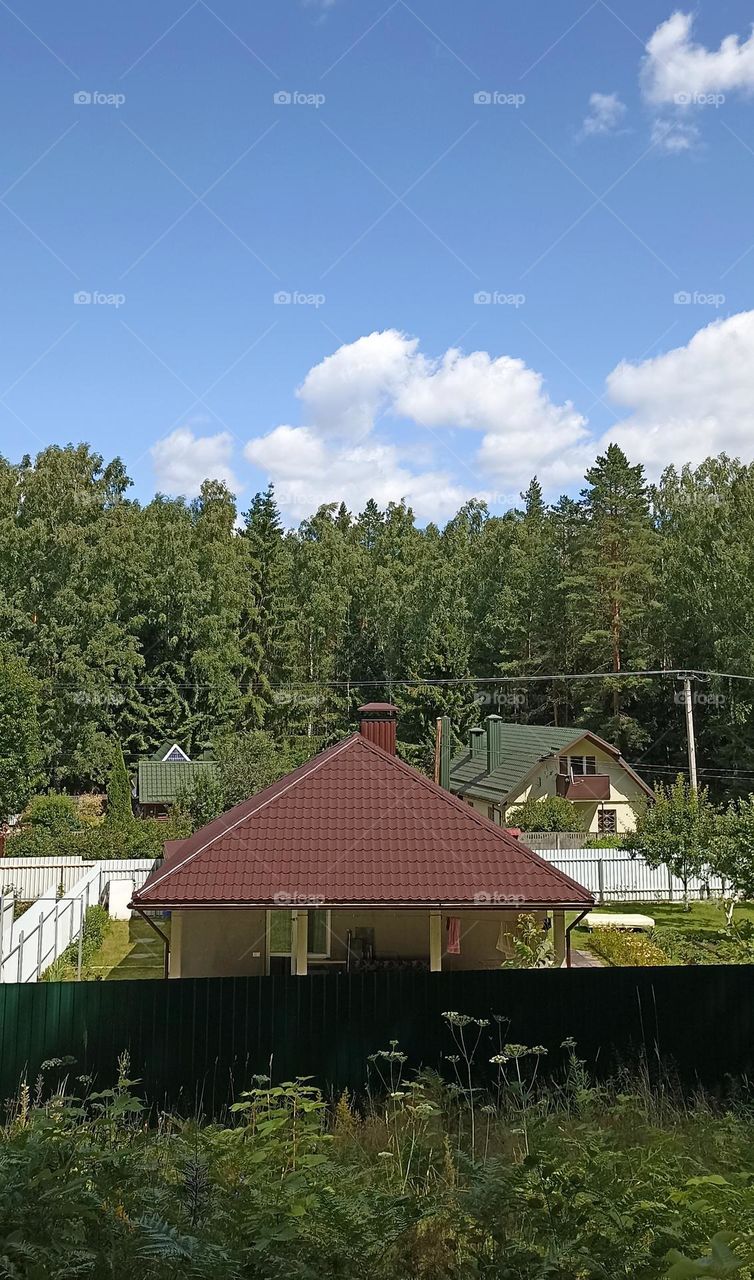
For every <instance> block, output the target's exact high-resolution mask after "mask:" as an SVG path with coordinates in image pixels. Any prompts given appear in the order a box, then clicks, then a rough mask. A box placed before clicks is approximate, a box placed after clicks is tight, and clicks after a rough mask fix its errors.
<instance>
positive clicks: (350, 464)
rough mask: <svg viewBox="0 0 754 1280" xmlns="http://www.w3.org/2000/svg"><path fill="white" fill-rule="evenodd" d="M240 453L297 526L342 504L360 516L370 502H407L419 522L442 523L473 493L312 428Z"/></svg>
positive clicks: (392, 450) (390, 453)
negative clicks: (323, 508) (271, 486)
mask: <svg viewBox="0 0 754 1280" xmlns="http://www.w3.org/2000/svg"><path fill="white" fill-rule="evenodd" d="M244 452H245V455H246V457H247V459H248V460H249V462H252V463H253V464H254V465H255V466H257V467H259V468H260V469H261V470H262V471H264V472H265V473H266V474H267V475H269V476H271V477H272V479H273V480H274V481H275V490H276V496H277V499H278V501H279V503H280V505H281V506H282V507H283V509H284V510H285V511H286V512H288V513H290V514H291V515H293V516H294V517H295V518H296V519H298V520H300V519H302V518H303V517H304V516H307V515H310V514H311V512H312V511H314V510H316V508H317V507H318V506H320V505H321V504H322V503H325V502H340V501H341V500H342V501H344V502H345V503H346V505H347V506H348V507H349V509H350V510H352V511H359V510H362V509H363V507H364V506H365V504H366V502H367V501H368V499H369V498H374V500H375V501H376V502H377V503H378V504H380V505H381V506H385V505H387V503H388V502H398V501H400V499H401V498H405V499H406V500H407V501H408V502H409V504H410V505H411V506H412V507H413V509H414V511H415V512H416V514H417V516H418V517H419V518H420V519H444V518H447V517H449V516H451V515H453V514H454V512H456V511H457V510H458V508H459V507H460V506H461V505H462V504H463V503H464V502H465V501H466V500H467V499H468V498H469V497H471V495H472V492H473V491H474V490H473V489H471V488H469V487H468V486H467V487H464V486H462V485H460V484H458V483H457V482H456V481H454V480H453V479H452V478H451V477H450V476H449V475H448V473H447V472H445V471H433V470H430V471H421V472H416V471H412V470H411V469H410V468H409V467H408V466H407V465H406V462H405V460H404V458H403V457H402V454H401V451H400V450H399V449H398V448H397V447H396V446H395V445H392V444H376V443H372V442H369V443H366V444H345V445H342V446H338V445H336V444H334V443H333V442H332V441H331V440H326V439H323V438H322V437H321V436H319V435H318V434H317V433H316V431H314V430H312V428H310V427H288V426H281V427H276V428H275V430H274V431H271V432H270V433H269V434H268V435H266V436H259V437H257V438H256V439H254V440H250V441H249V443H248V444H247V445H246V449H245V450H244Z"/></svg>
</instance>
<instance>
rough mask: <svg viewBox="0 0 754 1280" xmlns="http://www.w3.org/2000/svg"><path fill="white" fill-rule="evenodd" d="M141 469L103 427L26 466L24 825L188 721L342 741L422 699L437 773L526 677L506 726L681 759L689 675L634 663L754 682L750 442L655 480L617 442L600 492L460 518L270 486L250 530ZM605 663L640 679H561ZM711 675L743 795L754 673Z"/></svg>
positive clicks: (716, 730) (187, 730) (203, 734)
mask: <svg viewBox="0 0 754 1280" xmlns="http://www.w3.org/2000/svg"><path fill="white" fill-rule="evenodd" d="M130 484H131V482H130V480H129V477H128V476H127V474H126V472H125V468H124V466H123V463H122V462H121V461H120V460H119V459H117V458H116V459H113V460H110V461H108V460H106V459H104V458H102V457H100V456H99V455H97V454H96V453H94V452H92V450H91V449H89V447H88V446H86V445H83V444H81V445H75V446H74V445H71V446H66V447H64V448H60V447H58V446H52V447H50V448H47V449H43V450H42V451H41V452H40V453H39V454H38V455H37V456H36V457H35V458H31V457H26V458H23V459H22V460H21V462H19V463H18V464H17V465H15V464H11V463H9V462H6V461H4V460H2V459H0V635H2V636H3V646H2V657H0V817H2V816H5V814H3V813H2V811H3V810H5V811H6V814H7V813H8V812H11V811H19V810H21V809H22V807H23V805H24V803H25V802H26V800H27V798H28V796H29V795H31V794H33V793H34V791H37V790H40V789H48V788H52V789H55V790H63V789H65V790H68V791H71V792H76V791H80V790H82V789H84V790H89V789H92V788H101V787H102V785H103V784H104V782H105V780H106V777H107V771H108V767H109V744H110V743H111V742H112V741H113V740H114V739H117V740H118V741H120V743H121V744H122V747H123V752H124V755H125V760H126V764H127V766H128V767H129V768H132V767H133V765H134V764H135V762H136V761H137V760H138V759H140V758H143V757H144V756H146V755H148V754H150V753H151V751H152V750H153V749H154V748H155V747H156V746H157V744H158V743H160V742H161V741H163V740H164V739H166V738H167V737H173V736H177V737H178V738H179V739H180V740H181V742H182V743H185V745H186V747H187V749H188V751H189V753H190V754H191V755H192V756H195V755H197V754H198V753H199V752H201V751H202V750H203V749H205V748H206V747H207V746H208V745H209V744H210V742H212V741H213V740H214V739H216V738H218V737H225V736H227V735H229V734H230V735H234V734H243V733H247V732H253V731H258V730H264V731H267V732H269V733H270V734H271V735H272V736H273V738H274V739H275V741H279V742H285V741H288V740H293V739H296V738H298V737H305V738H307V739H310V740H311V741H314V742H329V741H332V740H333V739H334V738H336V737H338V736H340V735H342V734H344V733H345V732H346V731H347V730H348V729H349V728H351V727H352V726H353V723H354V720H355V711H356V708H357V706H358V705H359V703H360V702H363V701H366V700H367V699H378V700H379V699H385V700H389V701H394V702H397V703H398V705H399V706H400V710H401V719H400V726H399V736H400V740H401V750H402V753H403V754H404V756H405V757H406V758H409V759H411V760H412V762H414V763H416V764H417V765H418V766H419V767H421V768H425V769H428V768H429V769H431V752H432V745H431V743H432V731H433V724H434V720H435V718H436V717H437V716H438V715H442V714H448V715H449V716H451V718H452V720H453V725H454V729H455V730H456V732H458V733H459V734H460V735H461V737H462V738H463V737H464V736H465V734H466V732H467V730H468V728H469V727H470V725H471V723H473V719H474V718H475V717H476V714H477V711H478V708H477V707H476V706H475V703H474V697H475V694H476V692H477V689H476V688H475V685H474V678H475V677H482V676H484V677H490V676H494V675H496V674H500V675H505V676H507V677H514V678H515V679H516V681H517V683H516V684H515V685H514V686H510V685H505V686H501V688H500V689H499V690H497V691H495V692H496V693H499V694H500V695H501V698H502V701H501V703H500V704H499V709H500V711H501V713H502V714H503V715H504V716H505V717H506V718H509V719H516V720H521V721H523V722H525V723H533V724H551V723H555V724H558V725H583V726H588V727H589V728H591V729H594V730H595V731H596V732H597V733H600V734H602V735H603V736H604V737H605V738H607V739H608V740H610V741H617V742H618V743H619V745H621V746H622V748H623V750H624V752H625V753H626V756H627V758H628V759H629V760H635V759H636V758H637V756H638V755H639V754H640V753H641V757H642V763H643V764H644V765H646V767H647V770H648V776H650V777H652V776H654V775H653V774H651V773H649V770H651V769H654V768H657V769H660V770H662V771H663V773H662V774H660V775H659V776H672V775H669V774H667V773H666V772H665V771H667V770H668V769H669V768H672V769H676V768H684V767H685V755H684V716H683V708H682V707H681V706H680V705H679V704H678V703H677V702H676V701H675V699H674V692H675V689H676V685H675V681H674V680H673V679H671V678H667V679H665V678H663V677H657V678H656V679H653V680H647V679H644V678H641V677H638V676H637V675H635V674H634V673H635V672H636V671H637V670H640V669H642V668H644V667H646V666H650V667H653V668H658V669H662V668H673V667H684V668H686V667H690V668H693V669H697V670H709V671H726V670H729V671H734V672H737V673H738V674H740V675H744V676H745V675H752V674H754V660H753V658H752V652H751V644H750V637H751V635H752V634H754V465H751V464H743V463H740V462H736V461H733V460H731V459H729V458H727V457H725V456H721V457H719V458H710V459H707V460H706V461H705V462H703V463H702V464H700V466H698V467H696V468H694V469H692V468H689V467H686V468H684V469H683V470H682V471H676V470H675V469H673V468H669V469H668V470H667V471H666V472H665V474H664V475H663V476H662V479H661V480H660V482H659V483H658V484H656V485H654V486H652V487H651V488H647V486H646V484H645V480H644V476H643V473H642V471H641V468H640V467H637V466H636V465H634V464H632V463H631V462H630V460H628V459H627V458H626V457H625V456H624V455H623V454H622V453H621V451H620V449H618V448H617V447H616V446H614V445H613V446H610V447H609V448H608V449H607V450H606V452H605V453H604V455H602V456H601V457H600V458H598V459H597V460H596V461H595V464H594V466H593V467H591V468H590V469H589V471H588V473H587V476H586V483H585V487H584V491H583V493H582V495H581V497H580V499H579V500H574V499H571V498H567V497H566V498H562V499H561V500H560V501H559V502H557V503H556V504H555V505H554V506H549V505H548V504H547V502H546V501H545V499H544V497H543V494H542V489H541V486H540V484H539V483H538V481H537V480H536V479H534V480H532V481H531V483H530V484H529V485H528V486H527V488H526V490H525V492H524V494H523V495H522V500H521V502H520V503H519V504H518V505H517V506H516V509H512V510H510V511H506V512H503V513H497V514H494V515H492V514H490V512H489V510H488V509H487V508H486V506H485V505H484V503H482V502H479V501H477V500H473V501H470V502H468V503H467V504H465V505H464V506H463V507H462V508H461V510H460V511H458V513H457V514H456V515H455V516H454V517H453V518H452V519H451V520H450V521H448V523H447V524H446V526H445V527H444V528H443V529H441V528H439V527H438V526H437V525H435V524H429V525H427V526H426V527H425V528H420V527H418V526H417V524H416V521H415V518H414V515H413V512H412V511H411V509H410V508H409V507H408V506H407V505H406V504H405V503H391V504H388V506H387V507H385V508H381V507H380V506H379V505H378V504H377V503H376V502H374V501H370V502H367V503H366V505H365V507H364V509H363V510H362V511H361V512H353V513H351V512H349V511H348V510H347V509H346V508H345V507H344V506H343V505H340V506H338V504H337V503H332V504H328V505H327V506H324V507H322V508H320V509H319V510H318V511H316V512H313V513H312V514H311V516H309V518H307V519H305V520H304V521H302V523H301V525H300V526H299V527H298V528H297V529H295V530H289V531H286V530H285V528H284V526H283V522H282V520H281V518H280V513H279V510H278V506H277V503H276V499H275V495H274V492H273V491H272V489H271V488H268V489H267V490H266V491H265V492H263V493H261V494H257V495H256V496H255V497H254V498H253V499H252V500H251V503H250V505H249V509H248V512H247V514H246V516H245V517H244V519H243V521H242V526H243V527H242V528H241V530H239V529H238V523H239V522H238V519H237V511H236V504H235V501H234V499H233V497H232V495H231V494H230V493H229V492H228V490H227V489H226V488H225V487H224V486H223V485H222V484H221V483H219V482H217V481H210V482H207V483H206V484H205V485H204V486H203V487H202V490H201V492H200V494H199V496H198V497H197V498H196V499H194V500H193V501H191V502H186V501H184V500H183V499H180V498H178V499H172V498H167V497H165V496H163V495H158V496H157V497H155V498H154V499H153V500H152V501H151V502H148V503H145V504H141V503H139V502H137V501H135V500H134V499H133V498H131V497H129V491H130ZM585 670H589V671H591V672H601V671H604V672H607V673H613V672H619V673H620V680H619V681H614V680H612V679H610V680H608V679H605V680H597V679H595V680H590V681H579V680H575V679H570V680H567V681H559V680H557V679H554V680H552V681H550V680H544V679H542V678H541V677H542V675H543V674H546V673H548V672H555V673H558V672H559V673H563V674H565V675H570V676H577V675H578V674H579V673H582V672H584V671H585ZM534 676H537V677H538V678H537V680H536V681H535V680H533V679H531V677H534ZM405 681H410V682H411V683H410V684H406V683H404V682H405ZM354 682H356V683H354ZM454 682H457V683H454ZM485 689H486V690H491V687H490V686H489V685H485ZM704 692H705V694H710V695H714V700H713V701H708V702H706V703H704V704H701V703H698V704H697V708H696V711H697V714H696V728H697V734H698V756H699V761H700V766H701V767H702V768H710V769H712V768H714V769H715V771H716V772H715V774H714V775H713V776H714V778H716V779H717V780H716V781H714V782H711V786H713V787H714V789H715V799H716V800H718V799H720V798H723V799H724V800H725V801H727V800H729V799H734V798H736V797H737V796H738V795H740V794H742V792H743V790H744V786H743V784H742V782H741V781H740V780H741V779H745V778H746V777H747V776H748V775H749V774H750V773H751V772H752V771H754V719H753V718H752V715H751V711H752V703H751V694H750V686H749V684H747V682H746V681H732V682H730V683H728V682H727V681H724V680H722V679H720V678H714V679H713V680H712V681H711V683H710V684H709V685H705V686H704ZM506 697H508V698H509V699H510V701H508V702H507V703H506V701H505V699H506ZM639 749H640V751H639ZM38 775H40V776H38ZM124 812H125V810H124Z"/></svg>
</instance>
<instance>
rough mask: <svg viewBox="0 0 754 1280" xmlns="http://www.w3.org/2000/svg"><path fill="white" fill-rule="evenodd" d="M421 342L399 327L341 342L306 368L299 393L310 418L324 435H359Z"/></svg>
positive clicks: (385, 405)
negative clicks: (406, 334)
mask: <svg viewBox="0 0 754 1280" xmlns="http://www.w3.org/2000/svg"><path fill="white" fill-rule="evenodd" d="M418 346H419V342H418V339H417V338H407V337H406V336H405V334H402V333H399V332H398V331H397V329H386V330H384V331H383V332H381V333H370V334H369V335H367V336H366V337H364V338H359V339H358V340H357V341H356V342H349V343H347V344H345V345H344V346H342V347H339V348H338V350H337V351H336V352H335V353H334V355H331V356H327V358H326V359H325V360H323V361H322V362H321V364H318V365H315V367H314V368H313V369H311V370H310V372H309V373H308V374H307V376H306V378H305V379H304V382H303V384H302V386H301V387H299V390H298V395H299V397H300V399H301V400H302V401H303V404H304V408H305V412H306V414H307V417H308V419H309V421H310V422H311V424H312V425H313V426H315V427H316V428H317V429H318V430H319V431H322V432H324V433H326V434H328V435H339V436H351V437H357V436H363V435H364V434H366V433H367V432H369V431H371V429H372V427H373V425H374V421H375V418H376V417H377V415H378V414H379V413H381V412H384V410H385V409H386V408H388V407H389V405H390V402H391V399H392V398H393V397H394V396H395V394H396V392H397V391H398V390H399V388H400V386H401V385H402V383H403V382H405V379H406V377H407V376H408V372H409V369H410V366H411V363H412V361H413V359H414V353H415V352H416V349H417V347H418Z"/></svg>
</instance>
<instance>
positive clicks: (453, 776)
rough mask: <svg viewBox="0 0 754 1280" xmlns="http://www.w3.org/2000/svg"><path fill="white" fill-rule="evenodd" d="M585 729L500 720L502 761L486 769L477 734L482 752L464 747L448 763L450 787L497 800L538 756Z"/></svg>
mask: <svg viewBox="0 0 754 1280" xmlns="http://www.w3.org/2000/svg"><path fill="white" fill-rule="evenodd" d="M586 732H587V730H586V729H555V728H551V727H548V726H547V725H539V724H505V723H503V724H501V725H500V726H499V733H500V743H501V746H502V751H503V763H502V764H501V765H499V766H498V767H497V769H493V770H492V772H491V773H488V772H487V745H486V736H485V737H482V736H481V735H480V740H481V743H482V746H483V747H484V751H483V753H480V755H478V756H472V754H471V751H470V750H469V748H468V747H466V748H465V749H464V750H463V751H461V752H459V753H458V755H456V756H454V757H453V760H452V761H451V764H450V789H451V791H454V792H456V794H457V795H473V796H478V797H479V798H480V799H481V800H489V801H490V803H491V804H499V803H501V802H502V801H503V800H505V798H506V797H507V796H508V795H510V793H511V791H513V792H515V791H516V790H517V789H518V787H519V784H521V783H523V780H524V778H525V777H526V775H527V774H528V773H529V771H530V770H531V769H533V768H534V766H535V765H536V764H537V762H538V761H539V760H542V759H544V758H545V757H546V756H552V755H554V754H556V753H557V752H558V751H562V750H563V748H564V747H568V746H570V744H571V743H572V742H576V741H577V740H578V738H580V737H581V735H582V734H584V733H586Z"/></svg>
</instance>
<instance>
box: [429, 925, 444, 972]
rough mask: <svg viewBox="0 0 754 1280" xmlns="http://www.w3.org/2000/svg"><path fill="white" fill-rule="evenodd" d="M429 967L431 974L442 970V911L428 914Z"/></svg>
mask: <svg viewBox="0 0 754 1280" xmlns="http://www.w3.org/2000/svg"><path fill="white" fill-rule="evenodd" d="M429 967H430V970H431V972H432V973H440V971H441V970H442V911H430V913H429Z"/></svg>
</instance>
